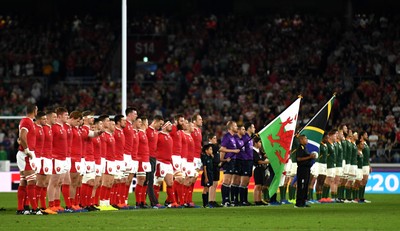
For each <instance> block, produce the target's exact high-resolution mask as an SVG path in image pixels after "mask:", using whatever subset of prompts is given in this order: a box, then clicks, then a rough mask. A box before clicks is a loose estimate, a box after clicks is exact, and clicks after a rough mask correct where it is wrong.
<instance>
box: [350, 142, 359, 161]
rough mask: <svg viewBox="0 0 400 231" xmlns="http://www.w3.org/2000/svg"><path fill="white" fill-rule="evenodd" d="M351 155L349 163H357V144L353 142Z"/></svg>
mask: <svg viewBox="0 0 400 231" xmlns="http://www.w3.org/2000/svg"><path fill="white" fill-rule="evenodd" d="M351 145H352V147H351V157H350V164H351V165H357V153H358V149H357V145H356V144H355V143H351Z"/></svg>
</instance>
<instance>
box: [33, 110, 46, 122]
mask: <svg viewBox="0 0 400 231" xmlns="http://www.w3.org/2000/svg"><path fill="white" fill-rule="evenodd" d="M43 116H46V113H44V112H43V111H38V113H37V115H36V117H35V118H36V119H37V120H38V119H40V118H42V117H43Z"/></svg>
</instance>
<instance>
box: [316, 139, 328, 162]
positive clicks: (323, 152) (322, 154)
mask: <svg viewBox="0 0 400 231" xmlns="http://www.w3.org/2000/svg"><path fill="white" fill-rule="evenodd" d="M327 155H328V147H327V146H326V144H325V143H323V142H321V143H320V145H319V154H318V158H317V162H318V163H321V164H326V156H327Z"/></svg>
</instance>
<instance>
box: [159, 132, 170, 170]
mask: <svg viewBox="0 0 400 231" xmlns="http://www.w3.org/2000/svg"><path fill="white" fill-rule="evenodd" d="M172 146H173V141H172V137H171V136H170V135H169V133H165V132H159V133H158V140H157V149H156V158H157V160H158V161H161V162H163V163H165V164H171V163H172V159H171V156H172Z"/></svg>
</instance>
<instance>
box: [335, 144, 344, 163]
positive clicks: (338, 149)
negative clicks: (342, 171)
mask: <svg viewBox="0 0 400 231" xmlns="http://www.w3.org/2000/svg"><path fill="white" fill-rule="evenodd" d="M335 150H336V167H343V147H342V143H341V142H336V143H335Z"/></svg>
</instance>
